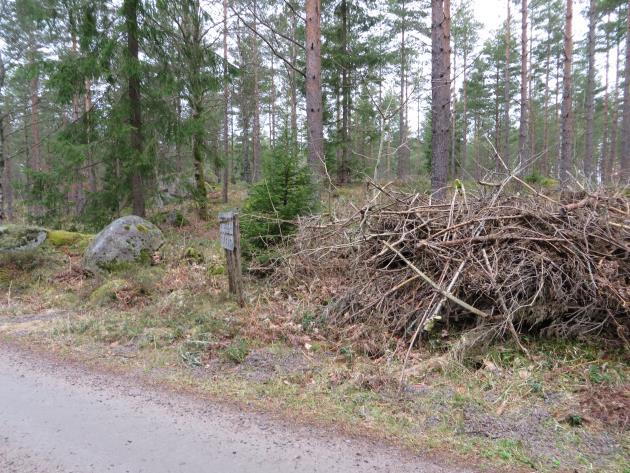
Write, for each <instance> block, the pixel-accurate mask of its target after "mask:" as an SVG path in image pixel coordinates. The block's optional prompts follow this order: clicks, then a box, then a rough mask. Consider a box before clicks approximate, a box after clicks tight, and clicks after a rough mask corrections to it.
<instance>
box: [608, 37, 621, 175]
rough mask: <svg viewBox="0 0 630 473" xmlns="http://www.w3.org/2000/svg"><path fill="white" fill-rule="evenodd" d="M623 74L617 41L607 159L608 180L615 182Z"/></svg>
mask: <svg viewBox="0 0 630 473" xmlns="http://www.w3.org/2000/svg"><path fill="white" fill-rule="evenodd" d="M620 76H621V47H620V44H619V43H617V60H616V67H615V91H614V93H613V99H612V113H611V119H610V150H609V151H608V159H607V160H606V178H607V180H606V182H607V183H612V182H613V170H614V167H615V161H617V152H618V146H617V144H618V143H617V134H618V129H619V79H620Z"/></svg>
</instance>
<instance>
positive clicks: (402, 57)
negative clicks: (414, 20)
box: [396, 0, 411, 180]
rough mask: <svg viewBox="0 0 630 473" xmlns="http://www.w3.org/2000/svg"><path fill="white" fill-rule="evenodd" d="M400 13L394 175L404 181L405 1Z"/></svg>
mask: <svg viewBox="0 0 630 473" xmlns="http://www.w3.org/2000/svg"><path fill="white" fill-rule="evenodd" d="M401 7H402V12H401V19H400V21H401V40H400V110H399V112H398V113H399V117H398V124H399V130H398V135H399V142H398V149H397V150H396V154H397V158H398V164H397V168H396V175H397V177H398V179H400V180H404V179H407V177H408V176H409V168H410V167H411V166H410V162H409V155H410V149H409V142H408V141H409V138H408V136H407V132H408V130H407V120H406V110H407V97H406V85H407V54H406V53H407V51H406V44H405V41H406V38H405V33H406V29H407V10H406V3H405V0H402V4H401Z"/></svg>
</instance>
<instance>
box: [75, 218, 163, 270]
mask: <svg viewBox="0 0 630 473" xmlns="http://www.w3.org/2000/svg"><path fill="white" fill-rule="evenodd" d="M163 244H164V236H163V235H162V232H161V231H160V229H159V228H158V227H156V226H155V225H153V224H152V223H151V222H149V221H147V220H145V219H143V218H141V217H137V216H135V215H129V216H126V217H121V218H119V219H117V220H114V221H113V222H112V223H110V224H109V225H108V226H107V227H105V228H104V229H103V230H102V231H101V232H100V233H99V234H98V235H96V236H95V237H94V239H93V240H92V243H91V244H90V246H89V247H88V249H87V250H86V252H85V256H84V265H85V267H86V269H88V270H89V271H92V272H100V271H103V270H105V271H111V270H113V269H116V268H118V267H125V266H128V265H130V264H134V263H141V264H147V263H150V262H151V256H152V255H153V253H155V252H156V251H157V250H159V249H160V247H161V246H162V245H163Z"/></svg>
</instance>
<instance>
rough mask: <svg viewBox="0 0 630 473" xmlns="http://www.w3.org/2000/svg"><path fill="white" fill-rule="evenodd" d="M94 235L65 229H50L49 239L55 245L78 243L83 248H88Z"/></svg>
mask: <svg viewBox="0 0 630 473" xmlns="http://www.w3.org/2000/svg"><path fill="white" fill-rule="evenodd" d="M92 238H93V235H87V234H85V233H76V232H68V231H65V230H49V231H48V237H47V239H46V241H48V242H49V243H50V244H51V245H53V246H70V245H76V246H78V247H81V248H87V246H88V245H89V243H90V241H91V240H92Z"/></svg>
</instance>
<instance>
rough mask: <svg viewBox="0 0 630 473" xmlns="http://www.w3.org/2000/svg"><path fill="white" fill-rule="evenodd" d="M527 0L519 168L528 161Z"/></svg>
mask: <svg viewBox="0 0 630 473" xmlns="http://www.w3.org/2000/svg"><path fill="white" fill-rule="evenodd" d="M527 56H528V51H527V0H521V110H520V112H521V113H520V123H519V130H518V162H519V167H520V166H521V165H522V163H526V162H527V161H528V160H529V155H528V154H529V153H528V151H529V149H528V143H527V138H528V134H527V131H528V129H527V125H528V116H527V114H528V112H529V100H528V97H529V96H528V93H527V76H528V71H527V66H528V62H527Z"/></svg>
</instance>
